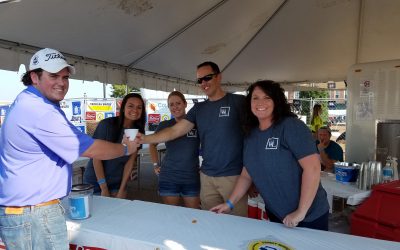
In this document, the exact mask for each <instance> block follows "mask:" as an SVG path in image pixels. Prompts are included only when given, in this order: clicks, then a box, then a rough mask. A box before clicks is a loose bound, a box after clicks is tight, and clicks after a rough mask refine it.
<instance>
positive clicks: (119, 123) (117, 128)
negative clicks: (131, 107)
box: [112, 93, 146, 142]
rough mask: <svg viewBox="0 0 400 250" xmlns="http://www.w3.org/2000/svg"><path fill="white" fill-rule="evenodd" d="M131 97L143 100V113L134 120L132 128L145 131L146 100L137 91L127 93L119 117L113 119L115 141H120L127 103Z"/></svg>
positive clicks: (141, 131)
mask: <svg viewBox="0 0 400 250" xmlns="http://www.w3.org/2000/svg"><path fill="white" fill-rule="evenodd" d="M129 98H138V99H140V101H141V102H142V107H143V109H142V114H141V115H140V119H138V120H136V121H134V122H133V124H132V127H131V128H137V129H139V132H140V133H142V134H144V133H145V131H144V129H145V124H146V104H145V103H144V100H143V98H142V96H141V95H139V94H137V93H130V94H127V95H126V96H125V97H124V99H122V102H121V109H120V112H119V116H118V119H113V121H114V122H113V123H112V131H113V132H114V133H113V136H112V137H113V142H118V140H119V136H120V134H121V132H122V131H123V130H124V120H125V106H126V103H127V102H128V99H129Z"/></svg>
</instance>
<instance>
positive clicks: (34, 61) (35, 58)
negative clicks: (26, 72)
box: [32, 56, 39, 65]
mask: <svg viewBox="0 0 400 250" xmlns="http://www.w3.org/2000/svg"><path fill="white" fill-rule="evenodd" d="M38 63H39V58H38V56H35V57H34V58H33V60H32V64H33V65H36V64H38Z"/></svg>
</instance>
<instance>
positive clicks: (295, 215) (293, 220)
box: [283, 209, 306, 227]
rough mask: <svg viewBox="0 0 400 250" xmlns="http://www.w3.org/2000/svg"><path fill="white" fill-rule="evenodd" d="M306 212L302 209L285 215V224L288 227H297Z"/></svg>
mask: <svg viewBox="0 0 400 250" xmlns="http://www.w3.org/2000/svg"><path fill="white" fill-rule="evenodd" d="M305 216H306V215H305V213H304V212H301V211H300V210H298V209H297V210H296V211H294V212H292V213H290V214H288V215H286V216H285V218H284V219H283V224H285V226H287V227H297V225H298V224H299V223H300V222H301V221H303V220H304V217H305Z"/></svg>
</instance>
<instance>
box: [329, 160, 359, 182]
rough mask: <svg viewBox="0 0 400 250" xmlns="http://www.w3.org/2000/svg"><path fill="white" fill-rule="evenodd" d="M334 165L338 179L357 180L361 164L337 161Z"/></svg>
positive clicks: (342, 180) (345, 180) (341, 180)
mask: <svg viewBox="0 0 400 250" xmlns="http://www.w3.org/2000/svg"><path fill="white" fill-rule="evenodd" d="M334 166H335V175H336V180H337V181H340V182H343V183H349V182H356V181H357V177H358V171H359V170H360V164H357V163H350V162H335V164H334Z"/></svg>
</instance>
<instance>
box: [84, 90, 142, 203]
mask: <svg viewBox="0 0 400 250" xmlns="http://www.w3.org/2000/svg"><path fill="white" fill-rule="evenodd" d="M145 120H146V111H145V104H144V101H143V98H142V97H141V96H140V95H139V94H136V93H130V94H128V95H126V96H125V97H124V99H123V100H122V103H121V109H120V115H119V116H117V117H110V118H106V119H104V120H102V121H100V123H99V124H98V125H97V128H96V130H95V132H94V134H93V138H95V139H103V140H107V141H110V142H121V141H122V138H123V136H124V133H125V129H137V130H138V131H139V132H140V133H144V127H145ZM137 130H136V132H137ZM129 132H131V131H129ZM125 134H126V136H127V137H129V139H130V140H133V139H134V136H133V135H132V134H130V135H128V131H127V132H126V133H125ZM132 137H133V138H132ZM136 157H137V153H134V154H132V155H130V156H122V157H119V158H116V159H112V160H106V161H102V160H98V159H90V161H89V162H88V165H87V166H86V170H85V173H84V176H83V181H84V182H85V183H89V184H92V185H94V193H98V194H99V193H100V194H101V196H111V197H117V198H126V195H127V192H126V185H127V182H128V180H129V178H130V176H131V172H132V170H133V167H134V164H136Z"/></svg>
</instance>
